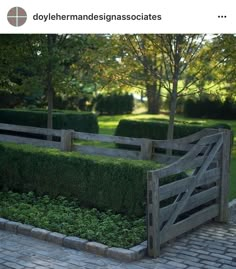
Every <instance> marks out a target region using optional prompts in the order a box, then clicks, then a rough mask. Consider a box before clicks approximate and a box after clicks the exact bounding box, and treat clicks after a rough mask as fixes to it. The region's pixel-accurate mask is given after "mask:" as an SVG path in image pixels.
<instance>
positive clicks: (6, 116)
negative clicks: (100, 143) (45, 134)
mask: <svg viewBox="0 0 236 269" xmlns="http://www.w3.org/2000/svg"><path fill="white" fill-rule="evenodd" d="M0 122H1V123H9V124H16V125H26V126H34V127H41V128H46V127H47V111H44V110H20V109H14V110H13V109H0ZM53 128H54V129H73V130H75V131H78V132H87V133H98V129H99V128H98V121H97V117H96V115H95V114H93V113H89V112H72V111H54V112H53Z"/></svg>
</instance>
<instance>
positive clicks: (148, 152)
mask: <svg viewBox="0 0 236 269" xmlns="http://www.w3.org/2000/svg"><path fill="white" fill-rule="evenodd" d="M151 159H152V140H150V139H146V138H143V139H142V144H141V160H151Z"/></svg>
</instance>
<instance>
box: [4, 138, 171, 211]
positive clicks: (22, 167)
mask: <svg viewBox="0 0 236 269" xmlns="http://www.w3.org/2000/svg"><path fill="white" fill-rule="evenodd" d="M0 163H1V166H0V190H3V191H9V190H11V191H16V192H26V193H27V192H30V191H33V192H35V193H36V195H39V196H41V195H49V196H50V197H51V198H55V197H57V196H59V195H61V196H64V197H67V198H73V199H74V198H76V199H78V202H79V203H80V205H81V206H82V207H88V208H90V207H95V208H97V209H99V210H107V209H111V210H112V211H113V212H118V213H124V214H127V215H136V216H143V215H144V214H145V202H146V172H147V171H148V170H152V169H157V168H158V167H160V166H159V165H158V164H156V163H154V162H150V161H134V160H127V159H119V158H109V157H104V156H102V157H99V156H89V155H81V154H79V153H77V152H70V153H63V152H60V151H58V150H55V149H45V148H36V147H33V146H29V145H15V144H10V143H1V144H0ZM168 180H173V178H172V179H168ZM163 182H164V181H163Z"/></svg>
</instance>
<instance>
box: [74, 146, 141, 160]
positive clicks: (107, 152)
mask: <svg viewBox="0 0 236 269" xmlns="http://www.w3.org/2000/svg"><path fill="white" fill-rule="evenodd" d="M72 150H73V151H79V152H82V153H85V154H95V155H104V156H110V157H121V158H129V159H135V160H139V159H140V152H139V151H132V150H121V149H110V148H98V147H94V146H78V145H73V147H72Z"/></svg>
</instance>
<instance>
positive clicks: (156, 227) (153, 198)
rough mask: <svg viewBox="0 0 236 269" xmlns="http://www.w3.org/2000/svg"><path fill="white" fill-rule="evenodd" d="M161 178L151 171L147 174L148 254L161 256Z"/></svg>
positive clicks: (154, 256) (155, 256)
mask: <svg viewBox="0 0 236 269" xmlns="http://www.w3.org/2000/svg"><path fill="white" fill-rule="evenodd" d="M159 197H160V196H159V179H158V178H154V177H153V174H152V172H151V171H149V172H148V174H147V235H148V237H147V247H148V256H150V257H153V258H157V257H158V256H160V201H159Z"/></svg>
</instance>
